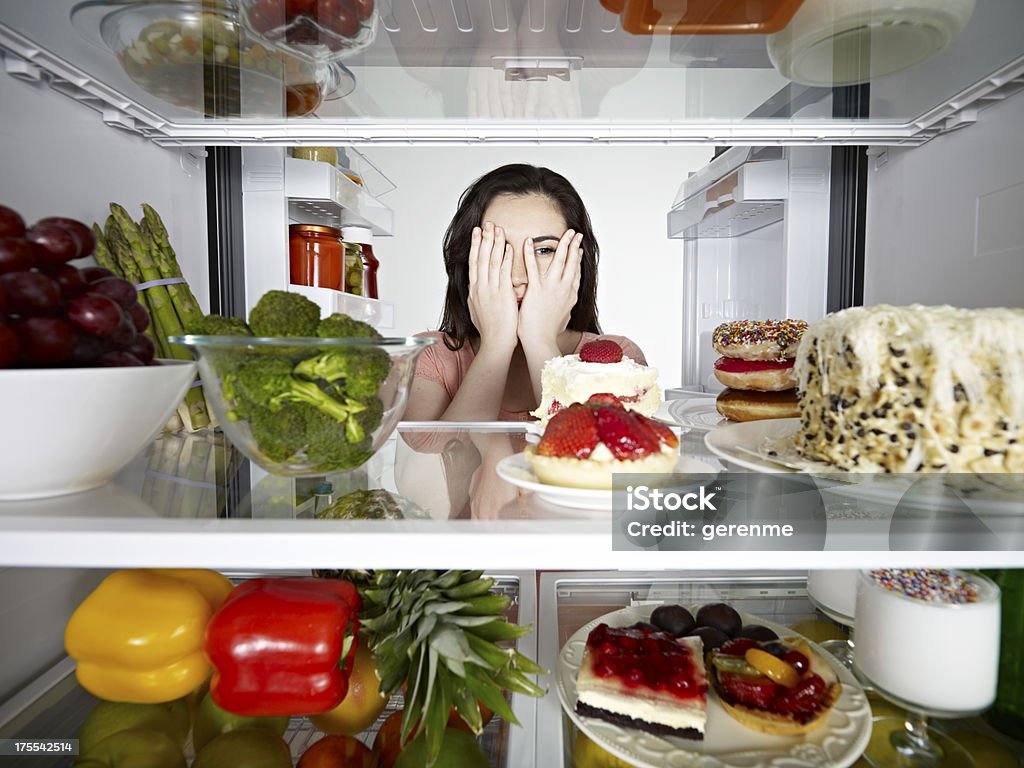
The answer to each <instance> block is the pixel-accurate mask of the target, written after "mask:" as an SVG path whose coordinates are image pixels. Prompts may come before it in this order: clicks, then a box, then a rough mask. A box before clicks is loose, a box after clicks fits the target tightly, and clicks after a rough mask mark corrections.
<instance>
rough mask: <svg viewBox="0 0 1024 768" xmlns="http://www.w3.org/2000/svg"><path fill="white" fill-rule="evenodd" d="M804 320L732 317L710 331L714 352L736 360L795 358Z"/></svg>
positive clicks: (805, 328)
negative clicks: (733, 319) (734, 318)
mask: <svg viewBox="0 0 1024 768" xmlns="http://www.w3.org/2000/svg"><path fill="white" fill-rule="evenodd" d="M806 330H807V323H806V321H804V320H736V321H735V322H732V323H722V324H721V325H720V326H718V327H717V328H715V330H714V332H713V333H712V334H711V343H712V345H713V346H714V348H715V351H716V352H717V353H718V354H720V355H724V356H725V357H738V358H739V359H740V360H785V359H786V358H791V357H796V348H797V346H799V344H800V337H801V336H803V335H804V331H806Z"/></svg>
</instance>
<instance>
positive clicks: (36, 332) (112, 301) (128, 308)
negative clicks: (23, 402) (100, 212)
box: [0, 205, 157, 368]
mask: <svg viewBox="0 0 1024 768" xmlns="http://www.w3.org/2000/svg"><path fill="white" fill-rule="evenodd" d="M95 247H96V238H95V237H94V235H93V233H92V230H90V229H89V227H87V226H86V225H85V224H83V223H82V222H80V221H75V220H74V219H68V218H63V217H59V216H52V217H48V218H45V219H41V220H40V221H38V222H36V223H35V224H33V225H32V226H31V227H28V228H26V226H25V221H24V219H22V217H21V216H20V215H19V214H18V213H17V211H14V210H12V209H11V208H7V207H5V206H3V205H0V368H12V367H13V368H49V367H68V368H92V367H101V366H126V365H156V364H157V361H156V360H155V359H154V356H155V354H156V347H155V345H154V344H153V340H152V339H151V338H150V337H149V336H147V335H146V334H145V333H144V332H145V330H146V329H147V328H148V327H149V314H148V313H147V312H146V309H145V308H144V307H143V306H142V305H141V304H139V302H138V293H137V291H136V290H135V286H134V285H132V284H131V283H130V282H128V281H127V280H124V279H122V278H120V277H118V276H117V275H115V274H114V273H113V272H111V271H110V270H109V269H104V268H103V267H84V268H82V269H77V268H75V267H73V266H71V265H70V264H68V263H67V262H69V261H71V260H73V259H81V258H84V257H86V256H89V255H90V254H92V252H93V249H94V248H95Z"/></svg>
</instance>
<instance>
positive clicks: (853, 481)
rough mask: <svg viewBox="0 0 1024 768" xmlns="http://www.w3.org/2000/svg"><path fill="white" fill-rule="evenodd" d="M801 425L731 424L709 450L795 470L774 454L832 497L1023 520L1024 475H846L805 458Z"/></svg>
mask: <svg viewBox="0 0 1024 768" xmlns="http://www.w3.org/2000/svg"><path fill="white" fill-rule="evenodd" d="M799 426H800V420H799V419H765V420H762V421H747V422H743V423H739V424H734V423H728V424H724V425H722V426H721V427H718V428H717V429H714V430H712V431H711V432H708V433H707V434H706V435H705V436H704V445H705V446H706V447H707V449H708V450H709V451H711V453H713V454H715V455H716V456H718V457H719V458H721V459H723V460H724V461H726V462H727V463H728V464H730V465H734V466H736V467H740V468H742V469H748V470H752V471H754V472H793V471H795V470H793V469H788V468H786V467H783V466H781V465H779V464H776V463H775V462H773V461H772V458H771V457H770V456H768V455H767V451H768V450H769V449H770V450H774V451H775V452H776V458H779V459H782V460H784V461H785V462H786V463H787V464H795V465H798V466H799V471H800V472H806V473H811V474H813V475H815V476H816V477H820V478H821V479H822V480H823V481H824V483H825V487H827V488H828V490H829V492H830V493H833V494H835V495H837V496H842V497H844V498H850V499H855V500H858V501H864V502H871V503H874V504H881V505H883V506H885V507H891V508H892V509H893V510H895V509H896V508H897V507H898V506H905V507H906V508H907V509H908V510H924V511H926V512H947V513H948V512H956V511H960V512H967V513H974V514H978V515H983V516H993V517H1005V516H1011V517H1019V516H1020V499H1021V494H1022V492H1024V491H1022V486H1021V482H1022V481H1021V478H1020V476H1019V475H1014V474H1007V475H1005V476H1002V475H1000V476H993V475H981V476H977V475H971V474H967V473H957V474H952V475H943V474H937V473H932V474H926V473H909V472H907V473H901V474H892V475H886V474H876V473H868V472H846V471H843V470H840V469H836V468H835V467H833V466H831V465H829V464H826V463H824V462H821V461H811V460H809V459H805V458H804V457H802V456H801V455H800V454H799V453H797V451H796V448H795V446H794V443H793V436H794V435H795V434H796V431H797V429H798V428H799ZM756 454H760V456H758V455H756ZM997 478H998V479H999V480H1000V481H1002V480H1003V479H1004V478H1005V482H1004V483H1003V484H1002V486H1001V487H1000V486H999V485H996V484H995V483H994V482H993V481H994V480H996V479H997ZM911 489H913V490H912V491H911ZM908 491H909V492H908Z"/></svg>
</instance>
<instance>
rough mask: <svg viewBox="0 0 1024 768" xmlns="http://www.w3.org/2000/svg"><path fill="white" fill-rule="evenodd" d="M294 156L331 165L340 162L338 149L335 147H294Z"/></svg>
mask: <svg viewBox="0 0 1024 768" xmlns="http://www.w3.org/2000/svg"><path fill="white" fill-rule="evenodd" d="M292 157H297V158H298V159H299V160H316V161H317V162H320V163H329V164H331V165H337V164H338V150H337V149H336V148H335V147H292Z"/></svg>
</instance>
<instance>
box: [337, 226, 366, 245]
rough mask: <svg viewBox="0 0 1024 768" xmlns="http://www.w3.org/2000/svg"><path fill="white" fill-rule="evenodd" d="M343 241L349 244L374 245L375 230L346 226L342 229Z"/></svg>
mask: <svg viewBox="0 0 1024 768" xmlns="http://www.w3.org/2000/svg"><path fill="white" fill-rule="evenodd" d="M341 233H342V234H341V239H342V240H345V241H347V242H349V243H360V244H366V245H373V230H372V229H370V228H369V227H352V226H347V225H346V226H344V227H342V229H341Z"/></svg>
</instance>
